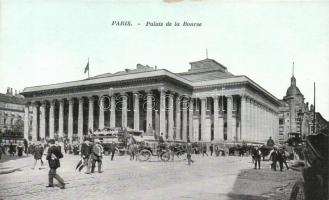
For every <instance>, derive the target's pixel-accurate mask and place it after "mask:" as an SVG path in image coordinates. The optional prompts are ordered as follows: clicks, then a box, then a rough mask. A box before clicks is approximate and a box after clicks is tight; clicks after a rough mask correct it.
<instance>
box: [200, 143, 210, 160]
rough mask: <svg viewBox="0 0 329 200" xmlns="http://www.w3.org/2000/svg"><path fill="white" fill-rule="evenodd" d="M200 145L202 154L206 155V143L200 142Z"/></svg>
mask: <svg viewBox="0 0 329 200" xmlns="http://www.w3.org/2000/svg"><path fill="white" fill-rule="evenodd" d="M201 145H202V156H203V157H204V155H205V154H206V155H207V156H208V154H207V145H206V144H201Z"/></svg>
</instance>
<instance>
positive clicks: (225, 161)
mask: <svg viewBox="0 0 329 200" xmlns="http://www.w3.org/2000/svg"><path fill="white" fill-rule="evenodd" d="M79 159H80V157H79V156H73V155H65V157H64V159H62V160H61V168H59V169H58V174H59V175H60V176H61V177H62V178H64V180H65V182H66V183H67V184H66V189H64V190H61V189H59V187H55V188H46V187H45V186H46V185H47V183H48V163H47V162H45V166H43V168H42V169H37V168H36V169H35V170H33V169H31V167H32V166H33V162H34V160H33V157H32V156H29V157H23V158H21V159H16V160H9V161H5V162H3V161H1V163H0V172H1V170H2V171H4V170H10V169H14V170H13V171H14V172H12V173H3V174H1V173H0V188H1V190H0V199H24V200H29V199H123V200H126V199H127V200H128V199H157V200H158V199H159V200H164V199H168V200H169V199H170V200H174V199H195V200H197V199H207V200H211V199H220V200H226V199H232V200H238V199H241V200H242V199H255V200H258V199H289V198H288V197H289V193H290V190H291V187H292V184H293V183H294V181H295V180H296V179H297V177H298V176H299V174H298V173H297V172H294V171H291V170H288V171H287V170H285V171H283V172H280V171H276V172H274V171H271V170H270V168H269V164H270V163H269V162H268V161H265V162H262V169H261V170H254V169H253V164H252V163H251V158H250V157H237V156H228V157H202V156H200V155H193V157H192V159H194V160H195V163H194V164H192V165H191V166H188V165H186V161H185V160H179V159H176V160H175V161H169V162H161V161H159V160H157V158H153V160H151V161H149V162H139V161H129V157H128V156H119V157H115V158H114V161H111V160H110V157H109V156H104V159H103V162H104V163H103V173H101V174H99V173H95V174H92V175H88V174H85V173H84V171H85V169H83V170H82V171H83V172H81V173H79V172H77V171H75V166H76V164H77V163H78V161H79ZM37 166H39V165H37ZM55 183H57V182H56V180H55Z"/></svg>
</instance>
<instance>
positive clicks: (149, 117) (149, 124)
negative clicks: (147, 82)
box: [146, 91, 153, 130]
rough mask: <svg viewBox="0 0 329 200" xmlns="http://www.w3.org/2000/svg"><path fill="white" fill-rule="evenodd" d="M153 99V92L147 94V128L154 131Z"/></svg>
mask: <svg viewBox="0 0 329 200" xmlns="http://www.w3.org/2000/svg"><path fill="white" fill-rule="evenodd" d="M152 98H153V94H152V92H151V91H147V92H146V127H147V128H148V127H151V128H152V130H153V124H152V111H153V107H152Z"/></svg>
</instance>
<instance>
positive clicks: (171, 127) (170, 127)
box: [168, 94, 174, 140]
mask: <svg viewBox="0 0 329 200" xmlns="http://www.w3.org/2000/svg"><path fill="white" fill-rule="evenodd" d="M173 98H174V97H173V94H169V100H168V136H169V137H168V138H169V140H173V137H174V99H173Z"/></svg>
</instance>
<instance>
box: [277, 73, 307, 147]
mask: <svg viewBox="0 0 329 200" xmlns="http://www.w3.org/2000/svg"><path fill="white" fill-rule="evenodd" d="M280 102H281V106H280V108H279V142H280V143H283V142H285V141H287V139H288V138H289V137H290V136H291V134H300V135H301V136H302V137H305V136H307V135H309V134H310V133H311V125H312V119H311V116H312V113H313V111H311V110H310V108H309V104H308V102H306V103H305V98H304V95H303V94H302V93H301V92H300V90H299V88H298V87H297V84H296V78H295V77H294V75H292V77H291V79H290V86H289V87H288V89H287V92H286V95H285V96H284V97H283V99H282V100H280Z"/></svg>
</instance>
